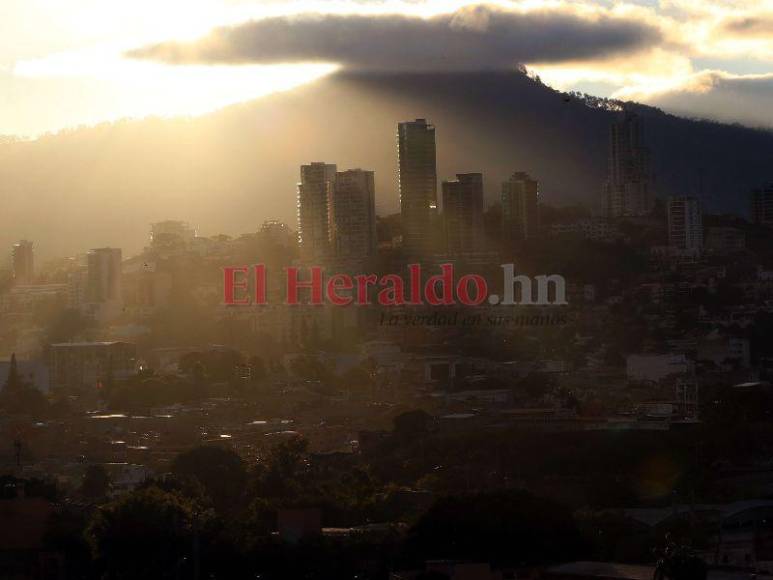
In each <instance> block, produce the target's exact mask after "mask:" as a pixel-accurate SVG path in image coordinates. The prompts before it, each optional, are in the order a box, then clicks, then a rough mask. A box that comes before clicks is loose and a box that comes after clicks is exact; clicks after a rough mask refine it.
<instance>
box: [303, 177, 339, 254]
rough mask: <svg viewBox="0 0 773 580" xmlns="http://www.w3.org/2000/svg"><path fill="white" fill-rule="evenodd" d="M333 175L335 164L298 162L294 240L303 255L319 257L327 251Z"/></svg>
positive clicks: (329, 245)
mask: <svg viewBox="0 0 773 580" xmlns="http://www.w3.org/2000/svg"><path fill="white" fill-rule="evenodd" d="M335 177H336V166H335V165H330V164H327V163H324V162H314V163H311V164H310V165H302V166H301V182H300V183H299V184H298V241H299V242H300V245H301V257H303V258H304V259H319V258H323V257H326V256H329V255H330V253H331V231H330V221H331V199H332V194H333V184H334V183H335Z"/></svg>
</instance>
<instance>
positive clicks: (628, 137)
mask: <svg viewBox="0 0 773 580" xmlns="http://www.w3.org/2000/svg"><path fill="white" fill-rule="evenodd" d="M651 182H652V176H651V175H650V152H649V149H647V148H646V147H644V146H643V145H642V123H641V120H640V119H639V117H638V115H636V113H633V112H631V111H626V112H625V113H623V116H622V117H621V118H620V119H619V120H617V121H616V122H614V123H613V124H612V127H611V128H610V131H609V175H608V177H607V182H606V183H605V185H604V194H605V195H604V198H605V199H604V205H605V208H604V209H605V212H606V215H607V217H610V218H620V217H635V216H645V215H648V214H649V213H650V212H651V211H652V208H653V205H654V203H655V198H654V193H653V191H652V183H651Z"/></svg>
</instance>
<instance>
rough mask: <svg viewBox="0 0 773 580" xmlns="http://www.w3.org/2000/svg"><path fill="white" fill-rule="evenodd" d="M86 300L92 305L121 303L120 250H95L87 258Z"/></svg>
mask: <svg viewBox="0 0 773 580" xmlns="http://www.w3.org/2000/svg"><path fill="white" fill-rule="evenodd" d="M87 264H88V266H87V268H88V269H87V274H86V276H87V279H86V300H87V301H88V302H90V303H94V304H103V303H108V302H110V303H118V302H120V301H121V250H120V249H119V248H97V249H95V250H90V251H89V253H88V257H87Z"/></svg>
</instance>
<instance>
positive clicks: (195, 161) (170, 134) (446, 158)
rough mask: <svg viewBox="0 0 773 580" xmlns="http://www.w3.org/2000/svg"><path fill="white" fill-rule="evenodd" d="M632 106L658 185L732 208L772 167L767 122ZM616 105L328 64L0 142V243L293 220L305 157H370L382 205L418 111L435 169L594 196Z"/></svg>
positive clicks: (569, 198) (58, 248)
mask: <svg viewBox="0 0 773 580" xmlns="http://www.w3.org/2000/svg"><path fill="white" fill-rule="evenodd" d="M639 108H640V109H641V111H642V114H643V115H644V117H645V132H646V140H647V141H648V143H649V144H650V145H651V147H652V149H653V158H654V164H655V165H654V169H655V171H656V174H657V179H658V187H659V192H660V194H661V195H668V194H672V193H692V194H694V193H697V192H699V191H702V192H703V195H704V197H705V199H706V200H707V201H708V202H709V204H710V207H711V208H712V209H715V210H723V211H738V212H745V208H746V192H747V191H748V190H749V189H750V188H751V187H753V186H754V185H757V184H759V183H761V182H763V181H766V180H769V179H771V178H773V133H769V132H763V131H756V130H751V129H746V128H743V127H738V126H728V125H720V124H716V123H710V122H698V121H690V120H685V119H681V118H677V117H674V116H670V115H666V114H664V113H662V112H660V111H658V110H655V109H651V108H648V107H639ZM614 115H615V113H614V112H613V111H609V110H604V109H600V108H594V107H590V106H588V105H587V104H586V103H585V102H583V101H582V100H580V99H576V98H568V97H567V96H566V95H563V94H562V93H559V92H556V91H553V90H552V89H550V88H548V87H546V86H544V85H541V84H539V83H538V82H535V81H533V80H531V79H529V78H528V77H526V76H524V75H522V74H518V73H475V74H470V73H457V74H431V75H426V74H422V75H419V74H370V75H357V74H341V75H337V76H333V77H329V78H327V79H324V80H322V81H318V82H316V83H313V84H310V85H307V86H305V87H302V88H300V89H296V90H294V91H292V92H287V93H280V94H276V95H273V96H271V97H268V98H264V99H261V100H259V101H255V102H252V103H246V104H243V105H239V106H235V107H230V108H228V109H225V110H222V111H219V112H216V113H212V114H210V115H206V116H203V117H200V118H194V119H146V120H137V121H124V122H120V123H116V124H110V125H102V126H98V127H93V128H84V129H77V130H72V131H68V132H65V133H60V134H58V135H54V136H46V137H43V138H41V139H38V140H37V141H34V142H21V143H14V142H3V143H0V192H1V193H2V199H3V211H2V213H0V247H7V246H8V244H9V243H10V242H11V241H12V240H14V239H17V238H19V237H28V238H31V239H34V240H36V241H37V243H38V248H39V252H40V253H41V254H42V255H62V254H67V253H73V252H75V251H77V250H81V249H85V248H87V247H93V246H99V245H107V244H110V245H120V246H123V247H124V248H126V249H127V251H128V252H132V251H135V250H137V249H139V248H140V247H141V246H142V245H143V243H144V241H145V238H146V234H147V231H148V224H149V223H150V222H151V221H155V220H159V219H166V218H179V219H186V220H189V221H191V222H192V223H193V224H195V225H197V226H199V227H200V229H201V231H202V232H203V233H204V234H215V233H220V232H224V233H229V234H238V233H241V232H247V231H254V230H255V229H256V228H257V227H258V225H259V224H260V222H261V221H262V220H264V219H266V218H278V219H283V220H286V221H288V222H289V223H294V219H295V183H296V182H297V180H298V165H300V164H301V163H304V162H309V161H312V160H323V161H327V162H335V163H338V165H339V167H341V168H348V167H363V168H369V169H375V170H376V177H377V188H378V201H377V203H378V206H379V210H380V211H381V212H391V211H395V210H396V209H397V208H398V195H397V191H396V189H397V188H396V183H395V171H396V165H397V159H396V145H395V136H394V134H395V128H396V123H397V122H398V121H401V120H407V119H413V118H416V117H426V118H428V119H430V120H431V121H432V122H433V123H434V124H435V125H436V126H437V136H438V156H439V174H440V177H441V178H446V177H452V176H453V175H454V174H455V173H457V172H459V173H461V172H469V171H483V172H484V174H485V180H486V190H487V194H488V196H489V198H490V199H491V198H494V197H496V195H497V193H498V191H499V182H500V181H502V180H503V179H504V178H505V177H506V176H507V175H508V174H510V173H511V172H513V171H515V170H524V171H528V172H529V173H531V174H533V175H534V176H536V177H537V178H538V179H540V181H541V182H542V192H543V194H544V196H545V198H546V199H547V200H549V201H551V202H555V203H563V202H576V201H583V202H585V203H588V204H592V205H593V206H594V207H595V206H596V205H597V202H598V196H599V192H600V190H601V184H602V181H603V179H604V176H605V172H606V156H607V128H608V126H609V123H610V122H611V120H612V119H613V117H614Z"/></svg>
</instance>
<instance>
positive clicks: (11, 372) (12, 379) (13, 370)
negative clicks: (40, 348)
mask: <svg viewBox="0 0 773 580" xmlns="http://www.w3.org/2000/svg"><path fill="white" fill-rule="evenodd" d="M21 387H22V378H21V376H20V375H19V368H18V365H17V363H16V353H13V354H12V355H11V365H10V367H9V368H8V377H7V378H6V380H5V390H6V391H15V390H17V389H20V388H21Z"/></svg>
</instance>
